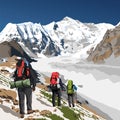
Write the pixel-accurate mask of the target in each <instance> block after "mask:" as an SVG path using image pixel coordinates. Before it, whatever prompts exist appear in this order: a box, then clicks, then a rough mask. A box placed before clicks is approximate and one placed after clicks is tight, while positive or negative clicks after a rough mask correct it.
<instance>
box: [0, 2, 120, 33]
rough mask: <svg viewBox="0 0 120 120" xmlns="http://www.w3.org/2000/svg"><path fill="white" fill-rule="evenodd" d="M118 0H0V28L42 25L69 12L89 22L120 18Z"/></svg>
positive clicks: (115, 20) (113, 21)
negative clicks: (24, 24) (27, 23)
mask: <svg viewBox="0 0 120 120" xmlns="http://www.w3.org/2000/svg"><path fill="white" fill-rule="evenodd" d="M119 12H120V1H119V0H114V1H113V0H0V31H1V30H2V29H3V28H4V27H5V26H6V25H7V23H9V22H11V23H16V24H17V23H23V22H33V23H41V24H42V25H46V24H49V23H50V22H52V21H55V22H57V21H60V20H62V19H63V18H64V17H66V16H68V17H71V18H73V19H76V20H79V21H81V22H87V23H90V22H92V23H103V22H104V23H111V24H113V25H116V24H117V23H118V22H119V21H120V13H119Z"/></svg>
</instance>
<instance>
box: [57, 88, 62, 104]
mask: <svg viewBox="0 0 120 120" xmlns="http://www.w3.org/2000/svg"><path fill="white" fill-rule="evenodd" d="M57 94H58V106H61V91H60V90H58V93H57Z"/></svg>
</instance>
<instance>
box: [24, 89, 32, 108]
mask: <svg viewBox="0 0 120 120" xmlns="http://www.w3.org/2000/svg"><path fill="white" fill-rule="evenodd" d="M25 94H26V104H27V110H32V89H31V88H30V87H28V88H25Z"/></svg>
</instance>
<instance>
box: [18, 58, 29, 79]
mask: <svg viewBox="0 0 120 120" xmlns="http://www.w3.org/2000/svg"><path fill="white" fill-rule="evenodd" d="M29 76H30V69H29V66H27V65H26V63H25V61H24V60H22V59H21V60H19V61H18V63H17V64H16V77H17V78H20V79H26V78H29Z"/></svg>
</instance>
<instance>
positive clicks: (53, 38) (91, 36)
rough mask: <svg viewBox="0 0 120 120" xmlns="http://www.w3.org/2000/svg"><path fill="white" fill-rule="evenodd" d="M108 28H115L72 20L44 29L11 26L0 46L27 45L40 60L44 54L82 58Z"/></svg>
mask: <svg viewBox="0 0 120 120" xmlns="http://www.w3.org/2000/svg"><path fill="white" fill-rule="evenodd" d="M108 28H109V29H110V28H114V26H113V25H111V24H105V23H101V24H93V23H82V22H80V21H78V20H74V19H72V18H69V17H65V18H63V20H61V21H58V22H52V23H50V24H48V25H44V26H43V25H41V24H40V23H39V24H37V23H32V22H25V23H19V24H13V23H8V24H7V25H6V27H5V28H4V29H3V30H2V32H1V33H0V43H2V42H3V41H11V40H13V39H14V40H16V41H17V42H18V43H19V44H24V45H25V46H26V47H27V49H29V50H30V51H31V52H32V53H33V54H34V55H35V56H37V57H39V56H40V55H41V54H43V55H45V56H58V55H72V54H76V53H77V56H78V57H80V56H82V55H83V53H82V52H81V51H82V49H84V50H85V49H88V48H90V47H91V45H92V46H95V45H96V44H97V43H98V42H99V41H101V39H102V37H103V35H104V34H105V32H106V30H107V29H108ZM96 42H97V43H96ZM85 51H86V50H85ZM80 53H81V54H80ZM83 56H84V57H85V58H86V57H87V56H88V55H87V53H86V54H85V55H83Z"/></svg>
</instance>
